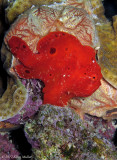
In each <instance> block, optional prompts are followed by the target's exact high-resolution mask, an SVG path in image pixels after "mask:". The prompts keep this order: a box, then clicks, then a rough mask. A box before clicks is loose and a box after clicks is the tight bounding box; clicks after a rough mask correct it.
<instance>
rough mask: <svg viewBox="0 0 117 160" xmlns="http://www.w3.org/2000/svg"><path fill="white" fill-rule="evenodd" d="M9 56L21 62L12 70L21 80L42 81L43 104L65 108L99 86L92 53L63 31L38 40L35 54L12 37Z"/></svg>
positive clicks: (99, 74)
mask: <svg viewBox="0 0 117 160" xmlns="http://www.w3.org/2000/svg"><path fill="white" fill-rule="evenodd" d="M8 44H9V47H10V50H11V52H12V54H13V55H14V56H15V57H16V58H17V59H18V60H19V61H20V62H21V64H20V65H17V66H15V70H16V72H17V73H18V75H19V76H20V77H21V78H25V79H31V78H35V79H40V80H42V81H43V82H44V84H45V87H44V88H43V93H44V101H43V103H44V104H47V103H50V104H52V105H59V106H64V105H66V104H67V102H68V101H69V100H70V99H71V98H73V97H86V96H90V95H91V94H92V93H93V92H94V91H95V90H96V89H98V87H99V86H100V84H101V83H100V79H101V78H102V75H101V69H100V67H99V65H98V64H97V63H96V60H95V50H94V49H92V48H91V47H90V46H83V45H82V44H81V43H80V42H79V40H78V39H77V38H76V37H74V36H73V35H70V34H68V33H64V32H59V31H58V32H50V33H49V34H48V35H47V36H45V37H43V38H42V39H40V40H39V42H38V45H37V50H38V54H34V53H33V52H32V51H31V50H30V48H29V47H28V45H27V44H26V42H24V41H23V40H22V39H20V38H19V37H16V36H13V37H12V38H11V39H10V40H9V43H8Z"/></svg>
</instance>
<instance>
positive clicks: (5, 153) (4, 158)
mask: <svg viewBox="0 0 117 160" xmlns="http://www.w3.org/2000/svg"><path fill="white" fill-rule="evenodd" d="M18 157H19V158H20V156H19V152H18V151H17V150H16V149H15V146H14V145H13V144H12V143H11V141H10V140H9V135H8V133H0V160H15V159H18Z"/></svg>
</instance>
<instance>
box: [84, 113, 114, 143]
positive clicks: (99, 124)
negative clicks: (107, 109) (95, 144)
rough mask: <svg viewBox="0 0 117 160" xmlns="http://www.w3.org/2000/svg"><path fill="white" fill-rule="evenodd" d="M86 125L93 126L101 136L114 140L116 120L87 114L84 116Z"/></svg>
mask: <svg viewBox="0 0 117 160" xmlns="http://www.w3.org/2000/svg"><path fill="white" fill-rule="evenodd" d="M84 120H85V125H86V126H87V125H90V126H92V127H93V128H94V129H95V131H96V132H97V133H99V135H100V136H102V137H104V138H106V139H108V140H113V138H114V133H115V131H116V126H115V125H114V121H107V120H104V119H102V118H99V117H95V116H90V115H87V114H85V116H84Z"/></svg>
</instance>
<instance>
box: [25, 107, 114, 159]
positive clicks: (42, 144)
mask: <svg viewBox="0 0 117 160" xmlns="http://www.w3.org/2000/svg"><path fill="white" fill-rule="evenodd" d="M25 134H26V136H27V138H28V140H29V142H30V143H31V144H32V147H33V154H34V159H36V160H40V159H51V160H55V159H56V160H60V159H61V160H82V159H87V160H90V159H91V160H102V159H107V160H110V159H112V160H116V158H117V157H116V156H117V154H116V151H114V150H113V149H114V148H113V145H112V144H111V143H110V142H109V141H108V140H106V139H103V138H101V137H100V136H99V133H96V132H95V131H94V130H93V129H92V127H90V126H87V127H85V125H84V123H83V122H82V120H81V119H80V118H79V116H78V115H77V114H76V113H75V112H74V111H73V110H71V109H69V108H65V107H64V108H60V107H55V106H50V105H46V106H42V107H41V108H40V109H39V113H38V115H37V117H35V119H33V120H32V121H31V122H27V123H26V125H25ZM112 150H113V151H112Z"/></svg>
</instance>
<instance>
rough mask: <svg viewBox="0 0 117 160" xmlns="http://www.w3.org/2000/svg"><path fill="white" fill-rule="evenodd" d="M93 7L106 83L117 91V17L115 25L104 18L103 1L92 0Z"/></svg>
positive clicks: (102, 70)
mask: <svg viewBox="0 0 117 160" xmlns="http://www.w3.org/2000/svg"><path fill="white" fill-rule="evenodd" d="M90 2H91V5H92V7H93V10H92V17H93V19H94V22H95V26H96V29H97V32H98V36H99V39H100V51H99V53H98V59H99V60H98V61H99V65H100V67H101V72H102V75H103V77H104V78H105V80H106V81H108V82H109V83H110V84H111V85H112V86H113V87H115V88H116V89H117V15H115V16H113V23H112V22H110V21H108V19H106V17H105V16H104V8H103V4H102V2H101V0H90Z"/></svg>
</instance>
